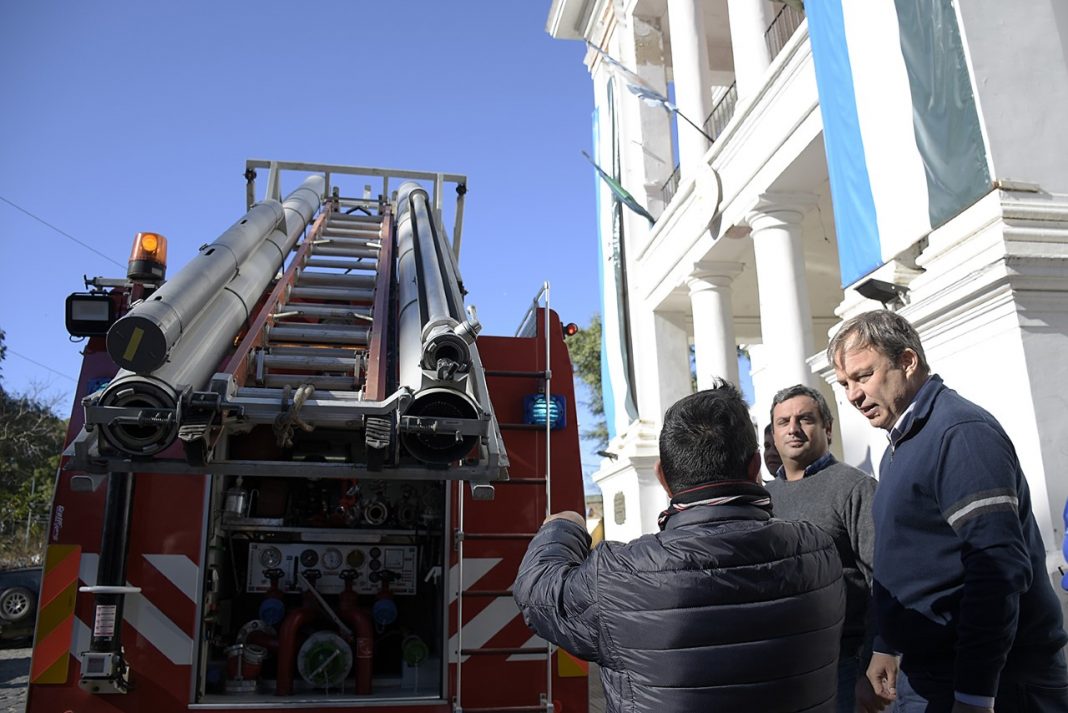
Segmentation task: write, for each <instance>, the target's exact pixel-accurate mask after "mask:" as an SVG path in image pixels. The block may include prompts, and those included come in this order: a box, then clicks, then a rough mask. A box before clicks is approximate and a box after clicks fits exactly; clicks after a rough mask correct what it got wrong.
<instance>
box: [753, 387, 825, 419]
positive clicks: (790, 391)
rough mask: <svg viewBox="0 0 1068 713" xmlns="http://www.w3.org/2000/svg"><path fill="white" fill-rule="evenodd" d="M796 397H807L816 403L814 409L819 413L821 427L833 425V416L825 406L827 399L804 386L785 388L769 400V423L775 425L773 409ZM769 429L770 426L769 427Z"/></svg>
mask: <svg viewBox="0 0 1068 713" xmlns="http://www.w3.org/2000/svg"><path fill="white" fill-rule="evenodd" d="M796 396H807V397H809V398H810V399H812V400H813V401H815V402H816V408H817V409H819V412H820V420H821V421H823V425H824V426H825V427H826V428H830V427H831V426H832V425H834V416H833V415H831V407H830V406H828V405H827V399H825V398H823V394H821V393H820V392H818V391H816V390H815V389H813V388H811V387H808V386H805V385H804V384H796V385H794V386H787V387H786V388H785V389H782V390H780V391H779V393H777V394H775V398H773V399H772V400H771V422H772V423H775V407H776V406H778V405H779V404H781V403H782V402H783V401H789V400H790V399H792V398H794V397H796ZM769 427H770V426H769Z"/></svg>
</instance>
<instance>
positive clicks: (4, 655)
mask: <svg viewBox="0 0 1068 713" xmlns="http://www.w3.org/2000/svg"><path fill="white" fill-rule="evenodd" d="M31 651H33V649H20V648H12V647H10V646H7V647H4V648H0V713H23V711H25V710H26V685H27V682H28V681H29V675H30V652H31ZM589 713H604V692H603V691H602V690H601V674H600V671H598V669H597V665H596V664H590V711H589Z"/></svg>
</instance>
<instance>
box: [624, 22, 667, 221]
mask: <svg viewBox="0 0 1068 713" xmlns="http://www.w3.org/2000/svg"><path fill="white" fill-rule="evenodd" d="M628 24H629V26H628V27H626V28H624V27H619V28H618V29H617V30H616V35H617V40H616V41H617V42H618V50H617V52H616V53H613V55H614V56H617V57H618V58H619V59H620V60H621V61H622V63H623V64H625V65H626V66H627V67H629V68H630V69H631V70H633V71H634V72H635V73H636V74H637V75H638V76H640V77H641V78H642V79H643V80H644V81H645V82H646V83H647V84H648V85H649V86H651V87H652V88H653V89H655V90H656V91H658V92H660V93H661V94H662V95H664V96H667V93H668V90H667V59H666V56H665V55H666V52H665V47H664V44H665V43H664V33H663V30H662V29H661V26H660V25H661V20H660V18H659V17H642V16H639V15H632V16H631V17H630V18H629V23H628ZM614 90H615V104H616V113H617V115H618V116H619V117H620V124H619V131H620V137H619V138H620V152H621V154H622V157H623V171H624V174H623V175H624V180H623V185H624V187H626V189H627V190H629V191H630V192H631V193H632V194H633V195H634V197H635V198H637V199H638V202H639V203H641V204H642V205H643V206H645V208H646V209H647V210H648V211H649V212H650V213H652V215H653V216H654V217H656V216H659V215H660V214H661V213H662V212H663V210H664V203H663V199H662V197H661V188H662V187H663V185H664V182H665V181H667V179H668V176H670V175H671V172H672V171H673V170H674V168H675V163H674V161H673V160H672V156H671V154H672V148H671V117H669V116H668V114H667V112H665V111H664V110H663V109H662V108H660V107H657V106H650V105H649V104H646V103H645V102H643V101H641V100H640V99H638V97H636V96H634V95H633V94H631V93H630V92H629V91H628V90H627V88H626V87H624V86H623V85H622V83H620V82H619V81H616V82H615V87H614ZM643 189H644V190H643ZM637 219H638V220H639V221H642V222H643V223H644V219H643V218H640V217H639V218H637ZM642 227H643V228H647V227H648V226H647V225H645V226H642Z"/></svg>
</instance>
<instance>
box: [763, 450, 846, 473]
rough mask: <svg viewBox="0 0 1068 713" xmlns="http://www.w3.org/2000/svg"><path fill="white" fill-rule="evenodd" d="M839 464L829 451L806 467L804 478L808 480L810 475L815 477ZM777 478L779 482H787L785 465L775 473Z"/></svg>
mask: <svg viewBox="0 0 1068 713" xmlns="http://www.w3.org/2000/svg"><path fill="white" fill-rule="evenodd" d="M837 462H838V461H837V460H836V459H835V457H834V454H833V453H831V452H830V451H827V452H826V453H824V454H823V455H821V456H820V457H819V458H817V459H816V460H814V461H812V462H811V463H809V464H808V465H807V466H805V474H804V476H803V477H805V478H807V477H808V476H810V475H815V474H816V473H819V472H820V471H821V470H823V469H824V468H826V467H828V466H831V465H834V464H835V463H837ZM775 477H776V478H778V479H779V480H786V466H785V465H780V466H779V469H778V470H777V471H775Z"/></svg>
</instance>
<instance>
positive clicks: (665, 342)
mask: <svg viewBox="0 0 1068 713" xmlns="http://www.w3.org/2000/svg"><path fill="white" fill-rule="evenodd" d="M653 334H654V338H653V341H652V344H650V343H648V342H645V341H638V340H635V341H634V351H635V353H636V354H637V353H638V352H647V353H653V354H655V355H656V361H655V367H656V376H657V391H658V392H659V393H658V400H657V412H656V413H655V414H649V413H647V412H644V411H643V412H641V416H642V417H643V418H650V417H652V418H655V419H656V421H657V422H660V421H662V420H663V418H664V412H665V411H667V410H668V408H669V407H670V406H671V405H672V404H673V403H675V402H676V401H678V400H679V399H681V398H683V397H684V396H689V395H690V394H691V393H693V385H692V382H691V381H690V339H689V334H688V330H687V329H686V323H685V315H684V314H682V313H679V312H661V311H659V310H657V311H654V312H653ZM636 358H637V357H636ZM650 365H651V364H650Z"/></svg>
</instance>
